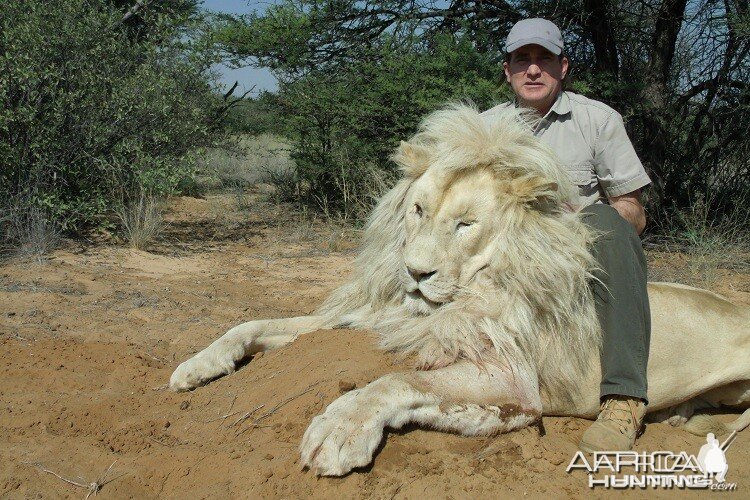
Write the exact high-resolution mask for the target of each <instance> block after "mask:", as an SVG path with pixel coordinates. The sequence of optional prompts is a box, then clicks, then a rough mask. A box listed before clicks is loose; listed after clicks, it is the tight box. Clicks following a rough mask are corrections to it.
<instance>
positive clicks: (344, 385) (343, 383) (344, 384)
mask: <svg viewBox="0 0 750 500" xmlns="http://www.w3.org/2000/svg"><path fill="white" fill-rule="evenodd" d="M356 388H357V384H355V383H354V382H351V381H348V380H339V392H341V393H344V392H349V391H351V390H354V389H356Z"/></svg>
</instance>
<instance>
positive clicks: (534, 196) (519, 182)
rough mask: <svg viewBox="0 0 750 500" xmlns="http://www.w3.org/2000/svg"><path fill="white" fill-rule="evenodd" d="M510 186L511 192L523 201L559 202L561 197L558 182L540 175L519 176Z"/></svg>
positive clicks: (539, 202) (538, 202)
mask: <svg viewBox="0 0 750 500" xmlns="http://www.w3.org/2000/svg"><path fill="white" fill-rule="evenodd" d="M510 186H511V187H510V189H511V193H512V194H513V195H514V196H515V197H516V198H518V201H519V202H521V203H528V204H535V205H538V204H548V203H557V202H558V199H559V197H560V193H559V186H558V185H557V183H556V182H554V181H551V180H549V179H545V178H544V177H540V176H538V175H524V176H522V177H517V178H515V179H513V180H512V181H511V183H510Z"/></svg>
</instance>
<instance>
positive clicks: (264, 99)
mask: <svg viewBox="0 0 750 500" xmlns="http://www.w3.org/2000/svg"><path fill="white" fill-rule="evenodd" d="M224 123H225V125H226V128H227V130H228V131H229V132H232V133H234V134H250V135H258V134H263V133H270V134H276V135H280V134H283V133H284V122H283V108H282V106H281V103H280V102H279V98H278V96H277V95H276V94H273V93H271V92H267V91H264V92H261V94H260V95H259V96H258V97H255V98H247V99H242V100H241V101H239V102H238V103H237V104H236V105H235V106H233V107H232V108H231V109H230V110H229V111H228V112H227V115H226V118H225V120H224Z"/></svg>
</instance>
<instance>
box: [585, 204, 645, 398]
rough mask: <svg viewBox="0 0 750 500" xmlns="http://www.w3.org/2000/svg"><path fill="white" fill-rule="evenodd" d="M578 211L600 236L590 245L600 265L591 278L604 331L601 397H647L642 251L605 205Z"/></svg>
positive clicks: (631, 232) (623, 223)
mask: <svg viewBox="0 0 750 500" xmlns="http://www.w3.org/2000/svg"><path fill="white" fill-rule="evenodd" d="M581 213H582V214H583V216H584V219H583V220H584V221H585V222H586V224H588V225H589V226H590V227H593V228H594V229H595V230H596V231H597V232H598V233H600V234H601V236H600V237H599V238H598V239H597V240H596V242H595V243H594V245H593V247H592V253H593V255H594V257H595V258H596V260H597V262H598V263H599V267H600V268H601V269H600V270H598V271H596V272H595V273H594V275H595V276H596V278H598V280H600V281H601V282H598V281H596V280H594V281H593V282H592V289H593V292H594V298H595V300H596V312H597V315H598V317H599V323H600V324H601V328H602V333H603V336H604V338H603V344H602V351H601V363H602V382H601V388H600V391H601V392H600V394H601V397H602V398H604V397H605V396H609V395H615V394H618V395H621V396H630V397H635V398H641V399H643V400H646V401H647V400H648V398H647V396H646V391H647V382H646V365H647V364H648V349H649V342H650V339H651V311H650V310H649V304H648V290H647V289H646V281H647V272H646V255H645V254H644V253H643V246H642V245H641V240H640V238H639V237H638V235H637V234H636V232H635V229H634V228H633V226H632V225H631V224H630V223H629V222H628V221H626V220H625V219H624V218H622V216H621V215H620V214H619V213H618V212H617V210H615V209H614V208H612V207H610V206H609V205H602V204H597V205H591V206H588V207H586V208H584V209H583V210H582V211H581Z"/></svg>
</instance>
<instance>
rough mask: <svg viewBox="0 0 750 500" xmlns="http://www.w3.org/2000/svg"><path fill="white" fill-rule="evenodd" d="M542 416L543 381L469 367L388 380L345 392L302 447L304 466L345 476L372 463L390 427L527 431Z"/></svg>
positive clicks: (490, 432) (490, 368)
mask: <svg viewBox="0 0 750 500" xmlns="http://www.w3.org/2000/svg"><path fill="white" fill-rule="evenodd" d="M541 412H542V404H541V399H540V397H539V389H538V386H537V383H536V377H535V375H534V374H532V373H523V372H521V371H519V370H516V371H515V372H513V373H511V372H510V371H509V370H503V369H500V368H497V367H495V366H490V365H487V366H485V367H483V368H479V367H477V366H476V365H474V364H472V363H469V362H459V363H456V364H454V365H451V366H448V367H445V368H441V369H439V370H434V371H429V372H415V373H400V374H392V375H386V376H385V377H382V378H380V379H378V380H376V381H374V382H372V383H371V384H369V385H367V386H366V387H363V388H362V389H358V390H354V391H351V392H348V393H346V394H345V395H343V396H341V397H340V398H338V399H337V400H336V401H334V402H333V403H331V404H330V405H329V406H328V408H326V411H325V413H323V414H322V415H319V416H317V417H315V418H314V419H313V421H312V423H311V424H310V427H308V429H307V431H306V432H305V435H304V437H303V439H302V444H301V445H300V458H301V464H302V466H303V467H308V468H309V469H310V470H312V471H313V472H315V473H316V474H318V475H322V476H341V475H344V474H346V473H347V472H349V471H351V470H352V469H353V468H355V467H362V466H365V465H367V464H369V463H370V462H371V461H372V457H373V453H374V452H375V449H376V448H377V447H378V445H379V444H380V441H381V440H382V438H383V430H384V429H385V428H386V427H391V428H394V429H398V428H400V427H402V426H403V425H405V424H407V423H411V422H413V423H418V424H420V425H424V426H426V427H431V428H435V429H439V430H444V431H450V432H457V433H460V434H463V435H469V436H476V435H493V434H498V433H502V432H508V431H511V430H514V429H519V428H521V427H525V426H527V425H529V424H531V423H533V422H535V421H537V420H538V419H539V418H540V416H541Z"/></svg>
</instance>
